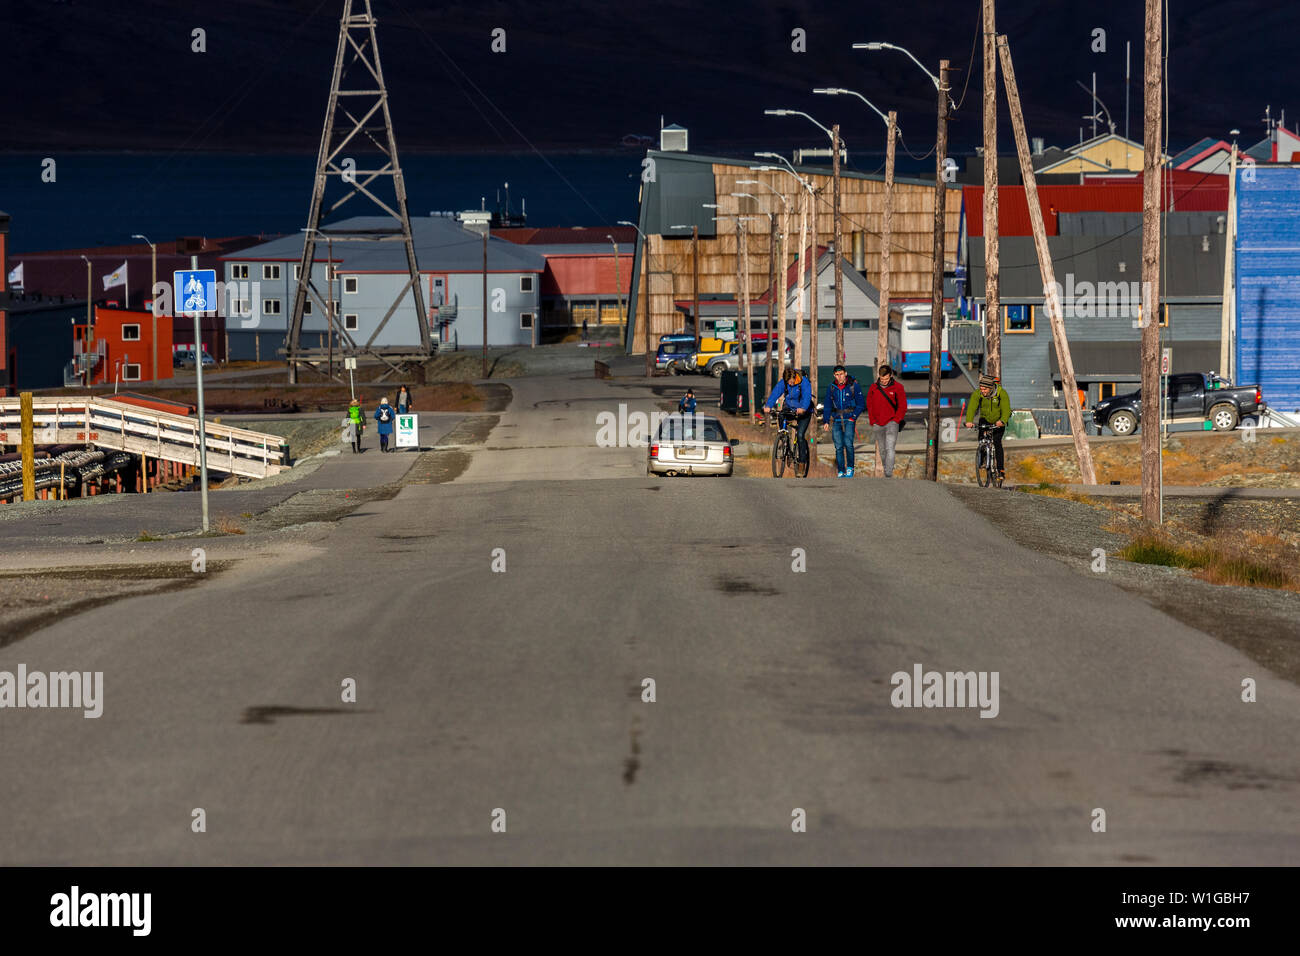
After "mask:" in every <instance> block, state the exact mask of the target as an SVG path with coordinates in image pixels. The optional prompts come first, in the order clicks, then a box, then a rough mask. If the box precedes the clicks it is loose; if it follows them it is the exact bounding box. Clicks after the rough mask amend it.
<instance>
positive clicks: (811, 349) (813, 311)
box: [808, 186, 826, 468]
mask: <svg viewBox="0 0 1300 956" xmlns="http://www.w3.org/2000/svg"><path fill="white" fill-rule="evenodd" d="M825 188H826V187H824V186H823V187H820V188H819V189H817V191H816V192H815V193H814V194H813V196H812V199H811V200H810V201H809V204H810V205H811V206H812V217H811V218H812V269H811V273H812V274H811V275H809V276H808V316H809V318H808V325H809V327H810V328H811V329H812V335H811V336H810V338H809V339H808V385H809V387H810V388H811V389H812V411H811V412H810V413H809V414H814V413H815V412H816V410H817V332H818V331H819V330H820V328H821V321H820V313H819V312H818V308H817V263H818V260H819V259H820V258H821V257H820V256H819V254H818V253H819V252H820V250H819V249H818V248H817V239H818V233H819V230H818V228H817V214H818V209H817V203H818V197H817V194H818V193H820V192H821V191H822V189H825ZM808 434H810V435H811V436H812V438H810V439H809V440H808V444H809V446H810V450H809V453H808V467H809V468H811V467H812V463H813V462H814V461H816V460H817V429H816V428H813V427H811V426H810V427H809V428H808Z"/></svg>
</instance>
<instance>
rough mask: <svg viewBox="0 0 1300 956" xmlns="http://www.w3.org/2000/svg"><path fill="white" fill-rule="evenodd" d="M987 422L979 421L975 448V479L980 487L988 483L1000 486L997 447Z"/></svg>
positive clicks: (991, 429) (991, 427) (991, 428)
mask: <svg viewBox="0 0 1300 956" xmlns="http://www.w3.org/2000/svg"><path fill="white" fill-rule="evenodd" d="M994 427H995V426H993V425H991V424H989V423H988V422H985V421H981V422H980V423H979V446H978V447H977V448H976V449H975V480H976V481H977V482H978V483H979V486H980V487H981V488H987V487H989V485H993V486H994V487H997V488H1001V487H1002V476H1001V475H1000V474H998V468H997V465H998V449H997V446H996V445H994V444H993V429H994Z"/></svg>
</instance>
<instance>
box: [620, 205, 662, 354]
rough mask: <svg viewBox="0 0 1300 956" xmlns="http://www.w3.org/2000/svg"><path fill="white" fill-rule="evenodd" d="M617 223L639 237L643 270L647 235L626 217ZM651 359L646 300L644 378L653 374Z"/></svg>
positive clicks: (647, 263)
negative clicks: (632, 230)
mask: <svg viewBox="0 0 1300 956" xmlns="http://www.w3.org/2000/svg"><path fill="white" fill-rule="evenodd" d="M618 224H619V225H620V226H631V227H632V228H633V229H635V230H636V234H637V235H638V236H640V237H641V271H642V272H645V270H646V267H647V266H648V265H649V262H647V260H648V259H649V258H650V239H649V237H648V236H646V234H645V233H644V232H642V231H641V227H640V226H638V225H637V224H636V223H634V222H629V221H628V220H626V219H620V220H619V221H618ZM649 289H650V280H649V279H648V278H647V279H646V290H647V292H648V291H649ZM631 318H632V317H631V316H628V320H629V321H631ZM653 361H654V360H653V359H652V358H651V357H650V303H649V301H647V302H646V304H645V377H646V378H649V377H650V376H652V375H653V374H654V368H653V365H652V363H653Z"/></svg>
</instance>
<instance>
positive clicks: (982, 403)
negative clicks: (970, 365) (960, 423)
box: [966, 373, 1011, 484]
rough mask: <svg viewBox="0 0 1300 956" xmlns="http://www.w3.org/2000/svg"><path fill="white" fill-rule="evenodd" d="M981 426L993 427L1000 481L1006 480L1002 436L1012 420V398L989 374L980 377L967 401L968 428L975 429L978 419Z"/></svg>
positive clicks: (990, 430)
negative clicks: (976, 386)
mask: <svg viewBox="0 0 1300 956" xmlns="http://www.w3.org/2000/svg"><path fill="white" fill-rule="evenodd" d="M977 418H978V421H979V424H981V425H990V426H992V427H991V428H990V429H989V437H990V438H991V439H993V447H994V449H996V451H997V459H998V479H999V484H1000V483H1001V479H1004V478H1006V476H1007V472H1006V467H1005V461H1004V459H1003V455H1002V436H1003V435H1004V434H1006V430H1007V421H1008V420H1009V419H1010V418H1011V398H1010V397H1009V396H1008V395H1007V391H1006V389H1004V388H1003V387H1002V386H1001V385H1000V384H998V380H997V379H996V378H994V377H993V376H992V375H989V374H987V373H985V374H983V375H981V376H980V382H979V387H978V388H977V389H975V391H973V392H971V394H970V398H969V399H968V400H967V401H966V427H967V428H974V427H975V423H976V419H977Z"/></svg>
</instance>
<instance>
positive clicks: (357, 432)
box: [348, 398, 366, 453]
mask: <svg viewBox="0 0 1300 956" xmlns="http://www.w3.org/2000/svg"><path fill="white" fill-rule="evenodd" d="M348 419H349V420H350V421H351V422H352V435H353V437H352V451H353V452H354V453H355V452H359V451H361V432H362V431H364V430H365V427H366V419H365V416H364V415H363V414H362V413H361V399H359V398H354V399H352V404H351V405H349V406H348Z"/></svg>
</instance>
